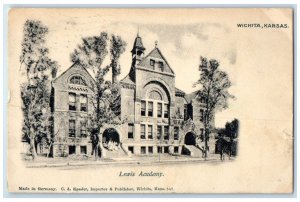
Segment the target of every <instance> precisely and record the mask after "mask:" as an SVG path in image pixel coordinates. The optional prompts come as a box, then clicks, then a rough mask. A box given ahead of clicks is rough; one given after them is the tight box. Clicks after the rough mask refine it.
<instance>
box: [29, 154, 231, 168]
mask: <svg viewBox="0 0 300 202" xmlns="http://www.w3.org/2000/svg"><path fill="white" fill-rule="evenodd" d="M232 160H234V158H231V160H229V159H228V158H227V159H226V160H225V161H221V160H220V157H219V155H212V156H210V157H209V158H207V160H205V159H203V158H192V157H186V156H169V155H168V156H160V157H159V156H153V157H149V156H134V157H126V158H114V159H98V160H95V159H93V158H91V159H87V160H70V159H65V158H62V159H52V158H51V159H49V158H48V159H46V160H45V159H44V161H43V162H41V159H38V160H37V161H28V162H26V163H25V165H26V167H28V168H43V167H44V168H46V167H68V166H70V167H74V166H95V165H99V166H101V165H162V164H170V165H171V164H195V163H222V162H226V161H232Z"/></svg>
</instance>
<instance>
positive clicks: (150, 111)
mask: <svg viewBox="0 0 300 202" xmlns="http://www.w3.org/2000/svg"><path fill="white" fill-rule="evenodd" d="M147 105H148V109H147V115H148V117H153V115H154V114H153V108H154V102H153V101H148V102H147ZM150 106H152V107H151V108H150Z"/></svg>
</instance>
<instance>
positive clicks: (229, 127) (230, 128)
mask: <svg viewBox="0 0 300 202" xmlns="http://www.w3.org/2000/svg"><path fill="white" fill-rule="evenodd" d="M238 130H239V120H237V119H233V121H231V122H227V123H226V124H225V134H226V136H228V137H229V138H230V141H233V140H234V139H236V138H237V137H238Z"/></svg>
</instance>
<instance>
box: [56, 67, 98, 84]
mask: <svg viewBox="0 0 300 202" xmlns="http://www.w3.org/2000/svg"><path fill="white" fill-rule="evenodd" d="M77 65H79V66H80V67H81V68H83V70H84V71H85V72H86V73H87V74H88V75H89V76H90V77H91V78H92V80H93V82H96V81H95V79H94V77H93V76H92V75H91V74H90V72H89V71H88V70H87V69H86V68H85V67H84V66H83V65H81V64H80V63H78V62H75V63H73V64H72V65H71V66H70V67H69V68H68V69H66V70H65V71H64V72H63V73H61V74H60V75H59V76H58V77H56V78H55V79H54V80H53V82H55V81H56V80H58V79H59V78H60V77H62V76H63V75H64V74H65V73H66V72H68V71H69V70H70V69H72V68H74V67H75V66H77Z"/></svg>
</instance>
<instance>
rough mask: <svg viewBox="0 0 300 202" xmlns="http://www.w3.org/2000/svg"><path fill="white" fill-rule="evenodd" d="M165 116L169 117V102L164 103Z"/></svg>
mask: <svg viewBox="0 0 300 202" xmlns="http://www.w3.org/2000/svg"><path fill="white" fill-rule="evenodd" d="M163 111H164V118H165V119H167V118H169V104H168V103H164V109H163Z"/></svg>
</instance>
